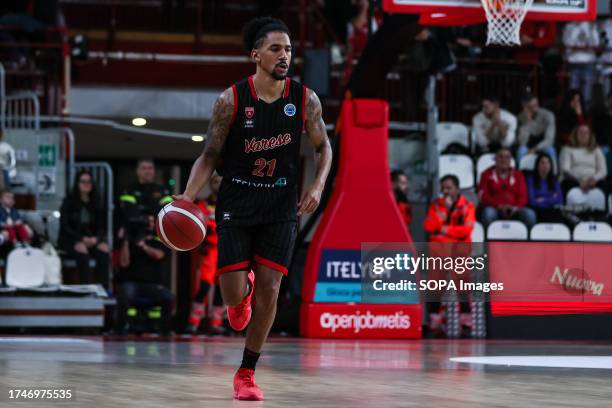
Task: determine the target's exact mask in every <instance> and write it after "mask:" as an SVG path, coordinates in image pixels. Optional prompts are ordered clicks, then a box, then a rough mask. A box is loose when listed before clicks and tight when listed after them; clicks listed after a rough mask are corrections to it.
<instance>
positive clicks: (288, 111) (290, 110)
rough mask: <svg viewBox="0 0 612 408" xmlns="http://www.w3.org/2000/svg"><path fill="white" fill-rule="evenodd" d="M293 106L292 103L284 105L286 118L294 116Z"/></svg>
mask: <svg viewBox="0 0 612 408" xmlns="http://www.w3.org/2000/svg"><path fill="white" fill-rule="evenodd" d="M295 111H296V109H295V105H294V104H292V103H288V104H286V105H285V115H287V116H293V115H295Z"/></svg>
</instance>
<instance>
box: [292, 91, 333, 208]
mask: <svg viewBox="0 0 612 408" xmlns="http://www.w3.org/2000/svg"><path fill="white" fill-rule="evenodd" d="M307 92H308V97H307V100H306V112H305V114H306V134H307V135H308V139H309V140H310V143H311V144H312V146H313V147H314V149H315V162H316V166H317V170H316V174H315V180H314V183H313V184H312V186H311V187H310V188H309V189H307V190H306V191H305V192H304V195H303V196H302V199H301V200H300V203H299V209H298V214H299V215H301V214H308V213H312V212H313V211H314V210H315V209H316V208H317V206H318V205H319V202H320V201H321V193H322V192H323V188H324V187H325V181H326V180H327V175H328V174H329V169H330V168H331V161H332V150H331V145H330V144H329V138H328V137H327V131H326V130H325V122H324V121H323V109H322V107H321V101H320V100H319V97H318V96H317V94H316V93H315V92H314V91H312V90H310V89H308V90H307Z"/></svg>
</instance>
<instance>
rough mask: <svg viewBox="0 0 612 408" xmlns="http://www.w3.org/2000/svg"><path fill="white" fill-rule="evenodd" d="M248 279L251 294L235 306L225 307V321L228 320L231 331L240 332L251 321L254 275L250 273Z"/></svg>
mask: <svg viewBox="0 0 612 408" xmlns="http://www.w3.org/2000/svg"><path fill="white" fill-rule="evenodd" d="M248 278H249V283H250V284H251V293H249V295H248V296H247V297H245V298H244V299H243V300H242V302H240V303H239V304H237V305H236V306H228V307H227V320H229V324H230V326H232V329H234V330H236V331H242V330H244V328H245V327H247V325H248V324H249V322H250V321H251V313H253V309H252V308H251V298H252V297H253V292H255V273H254V272H253V271H250V272H249V275H248Z"/></svg>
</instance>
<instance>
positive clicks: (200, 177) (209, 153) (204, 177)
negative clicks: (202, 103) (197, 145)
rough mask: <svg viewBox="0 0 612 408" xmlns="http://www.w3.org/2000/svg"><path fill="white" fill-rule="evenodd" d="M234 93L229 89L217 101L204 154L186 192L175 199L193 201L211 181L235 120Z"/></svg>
mask: <svg viewBox="0 0 612 408" xmlns="http://www.w3.org/2000/svg"><path fill="white" fill-rule="evenodd" d="M235 103H236V102H235V101H234V93H233V91H232V88H228V89H226V90H225V91H223V93H222V94H221V95H219V97H218V98H217V100H216V101H215V105H214V108H213V114H212V118H211V120H210V123H209V125H208V131H207V132H206V143H205V145H204V150H203V151H202V154H201V155H200V157H198V159H197V160H196V161H195V163H194V164H193V167H192V168H191V174H190V175H189V181H188V182H187V188H185V192H184V193H183V194H181V195H179V196H175V197H174V198H175V199H185V200H189V201H193V200H194V199H195V196H196V195H197V194H198V192H199V191H200V190H201V189H202V188H203V187H204V185H205V184H206V183H207V182H208V180H209V179H210V176H211V175H212V173H213V172H214V171H215V168H216V167H217V162H218V161H219V157H221V152H222V150H223V146H224V145H225V139H226V138H227V135H228V134H229V131H230V127H231V126H232V121H233V119H234V104H235Z"/></svg>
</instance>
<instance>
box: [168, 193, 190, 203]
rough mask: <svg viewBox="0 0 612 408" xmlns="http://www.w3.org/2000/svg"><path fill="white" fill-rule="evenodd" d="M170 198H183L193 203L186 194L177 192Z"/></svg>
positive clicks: (175, 199)
mask: <svg viewBox="0 0 612 408" xmlns="http://www.w3.org/2000/svg"><path fill="white" fill-rule="evenodd" d="M172 199H173V200H174V201H178V200H185V201H189V202H190V203H193V198H191V197H189V196H188V195H187V194H184V193H183V194H177V195H173V196H172Z"/></svg>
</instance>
